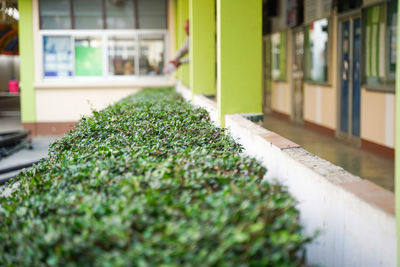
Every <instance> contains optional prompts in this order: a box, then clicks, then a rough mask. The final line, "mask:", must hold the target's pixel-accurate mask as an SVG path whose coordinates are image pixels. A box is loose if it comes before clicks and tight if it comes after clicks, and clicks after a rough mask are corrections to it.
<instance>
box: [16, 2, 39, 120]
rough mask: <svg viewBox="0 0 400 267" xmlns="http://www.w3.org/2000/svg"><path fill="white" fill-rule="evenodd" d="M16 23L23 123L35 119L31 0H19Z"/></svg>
mask: <svg viewBox="0 0 400 267" xmlns="http://www.w3.org/2000/svg"><path fill="white" fill-rule="evenodd" d="M18 10H19V14H20V19H19V25H18V32H19V33H18V38H19V53H20V73H21V75H20V79H21V81H20V82H21V120H22V122H23V123H29V122H35V121H36V107H35V89H34V88H33V81H34V64H33V53H34V51H33V43H34V42H33V27H32V23H33V17H32V0H19V1H18Z"/></svg>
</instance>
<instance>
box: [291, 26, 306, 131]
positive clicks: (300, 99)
mask: <svg viewBox="0 0 400 267" xmlns="http://www.w3.org/2000/svg"><path fill="white" fill-rule="evenodd" d="M293 37H294V38H293V47H294V49H293V50H294V58H293V69H292V72H293V89H292V90H293V93H292V95H293V97H292V112H293V113H292V114H293V118H292V119H293V121H294V122H295V123H298V124H303V123H304V120H303V105H304V89H303V75H304V74H303V64H304V62H303V61H304V30H303V29H300V30H296V31H294V35H293Z"/></svg>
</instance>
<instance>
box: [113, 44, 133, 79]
mask: <svg viewBox="0 0 400 267" xmlns="http://www.w3.org/2000/svg"><path fill="white" fill-rule="evenodd" d="M136 45H137V40H136V39H135V38H132V37H128V36H127V37H116V36H112V37H110V38H109V40H108V62H109V64H108V66H109V71H108V73H109V74H110V75H134V74H135V73H136V68H135V65H136V62H135V59H136V55H137V54H136V53H137V51H136V49H137V47H136Z"/></svg>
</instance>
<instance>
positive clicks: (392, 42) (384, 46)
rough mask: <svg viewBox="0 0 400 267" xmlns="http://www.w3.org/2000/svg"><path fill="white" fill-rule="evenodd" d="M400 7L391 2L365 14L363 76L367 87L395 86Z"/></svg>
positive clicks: (372, 8)
mask: <svg viewBox="0 0 400 267" xmlns="http://www.w3.org/2000/svg"><path fill="white" fill-rule="evenodd" d="M396 11H397V4H396V1H390V2H389V3H387V4H380V5H375V6H372V7H369V8H367V9H365V10H364V13H363V19H364V47H365V55H366V57H365V64H364V73H365V75H364V76H365V79H364V82H366V83H367V84H368V85H380V84H385V83H394V80H395V71H396V29H397V27H396V25H397V23H396V22H397V13H396Z"/></svg>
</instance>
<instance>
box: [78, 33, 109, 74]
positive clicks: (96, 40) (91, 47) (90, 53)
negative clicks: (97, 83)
mask: <svg viewBox="0 0 400 267" xmlns="http://www.w3.org/2000/svg"><path fill="white" fill-rule="evenodd" d="M102 56H103V54H102V45H101V38H100V37H77V38H75V76H102V75H103V71H102V69H103V60H102Z"/></svg>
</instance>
